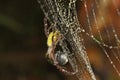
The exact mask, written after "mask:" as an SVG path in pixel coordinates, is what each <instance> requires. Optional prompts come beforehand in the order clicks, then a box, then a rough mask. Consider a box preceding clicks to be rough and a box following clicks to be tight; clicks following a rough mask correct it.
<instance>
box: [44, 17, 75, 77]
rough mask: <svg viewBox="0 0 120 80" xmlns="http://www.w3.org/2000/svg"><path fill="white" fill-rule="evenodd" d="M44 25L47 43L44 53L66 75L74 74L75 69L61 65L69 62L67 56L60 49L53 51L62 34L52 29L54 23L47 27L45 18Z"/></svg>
mask: <svg viewBox="0 0 120 80" xmlns="http://www.w3.org/2000/svg"><path fill="white" fill-rule="evenodd" d="M44 26H45V34H46V36H47V45H48V50H47V53H46V56H47V58H48V59H49V61H50V62H51V63H52V64H53V65H54V66H56V67H57V68H58V69H59V70H60V71H62V72H64V73H66V74H68V75H74V74H76V73H77V70H76V71H75V72H71V71H68V70H66V69H64V68H63V67H62V66H63V65H65V64H67V63H68V62H69V60H68V56H67V55H66V54H64V53H63V52H61V51H55V49H56V46H57V45H58V44H59V42H60V41H61V40H62V38H63V35H62V34H61V33H60V32H59V31H58V30H57V29H52V28H54V27H55V25H54V24H53V25H51V26H50V27H49V28H48V24H47V19H46V18H45V19H44ZM51 29H52V30H51ZM50 30H51V32H50Z"/></svg>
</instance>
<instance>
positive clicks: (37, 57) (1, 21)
mask: <svg viewBox="0 0 120 80" xmlns="http://www.w3.org/2000/svg"><path fill="white" fill-rule="evenodd" d="M77 4H78V6H80V5H81V3H77ZM88 4H89V3H88ZM80 7H81V6H80ZM81 10H82V8H79V13H80V15H81V16H82V15H83V14H84V13H83V14H81V13H82V12H81ZM80 15H79V17H80V22H81V23H83V22H82V21H83V19H84V18H81V16H80ZM43 18H44V14H43V12H42V11H41V9H40V6H39V4H38V3H37V0H0V80H64V79H66V78H65V76H63V74H62V73H61V72H59V70H57V69H56V67H54V66H53V65H52V64H50V63H49V62H48V61H47V59H46V58H45V53H46V51H47V45H46V40H47V38H46V36H45V34H44V26H43ZM83 25H84V23H83ZM84 38H85V42H86V43H85V45H87V46H86V48H87V53H88V55H89V58H90V61H91V64H92V66H93V69H94V72H95V74H96V77H98V80H110V79H111V80H113V79H114V77H116V76H117V74H116V72H115V71H114V70H113V68H112V66H111V65H110V63H109V61H108V59H107V58H106V57H105V55H104V53H103V51H102V50H101V49H100V48H98V45H96V44H95V43H93V42H94V41H90V43H88V42H89V41H88V40H89V38H86V37H84ZM106 66H108V67H106ZM106 69H107V70H108V71H107V70H106ZM111 69H112V70H111ZM110 71H112V72H113V73H114V75H113V73H111V72H110ZM115 79H116V78H115ZM71 80H74V79H71Z"/></svg>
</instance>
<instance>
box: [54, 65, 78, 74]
mask: <svg viewBox="0 0 120 80" xmlns="http://www.w3.org/2000/svg"><path fill="white" fill-rule="evenodd" d="M54 66H56V67H57V69H59V70H60V71H61V72H63V73H65V74H66V75H75V74H76V73H77V72H78V68H77V67H76V69H75V71H68V70H66V69H65V68H63V67H62V66H60V65H59V64H58V63H54Z"/></svg>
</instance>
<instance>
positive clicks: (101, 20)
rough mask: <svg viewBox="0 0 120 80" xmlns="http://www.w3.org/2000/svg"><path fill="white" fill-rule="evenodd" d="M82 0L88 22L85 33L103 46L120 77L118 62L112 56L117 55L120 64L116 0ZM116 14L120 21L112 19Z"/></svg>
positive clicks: (119, 16)
mask: <svg viewBox="0 0 120 80" xmlns="http://www.w3.org/2000/svg"><path fill="white" fill-rule="evenodd" d="M82 1H83V5H84V9H85V13H86V22H87V23H86V24H87V25H88V26H85V28H84V29H85V34H86V35H88V36H89V37H91V38H92V39H93V40H94V41H95V42H96V43H97V44H98V45H99V46H100V47H101V48H102V50H103V51H104V53H105V55H106V57H107V58H108V60H109V62H110V63H111V65H112V66H113V68H114V69H115V71H116V72H117V74H118V76H119V77H120V71H119V68H118V65H116V64H115V63H116V62H115V61H114V60H113V58H112V57H115V59H116V61H117V62H118V64H120V42H119V41H120V40H119V36H118V34H119V32H117V29H118V30H119V29H120V26H119V25H117V24H119V21H120V15H119V8H118V7H117V6H116V5H115V3H114V2H115V1H114V0H111V1H110V0H94V1H92V2H91V3H89V4H88V0H82ZM112 1H113V2H112ZM116 2H117V1H116ZM113 3H114V4H113ZM119 5H120V4H119ZM111 6H112V7H111ZM111 8H112V9H113V11H115V12H116V15H112V14H110V13H112V12H110V10H111ZM117 15H118V16H117ZM114 16H117V17H118V18H116V19H117V20H118V23H117V22H116V23H115V22H114V20H115V19H112V17H114ZM86 27H87V28H86ZM88 29H89V31H88ZM109 53H111V54H112V55H111V54H109Z"/></svg>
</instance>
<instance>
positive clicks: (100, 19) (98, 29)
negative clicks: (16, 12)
mask: <svg viewBox="0 0 120 80" xmlns="http://www.w3.org/2000/svg"><path fill="white" fill-rule="evenodd" d="M75 2H76V0H44V1H43V0H39V3H40V6H41V8H42V10H43V12H44V14H45V16H46V17H47V19H48V20H49V22H50V23H51V24H53V23H56V27H57V29H58V30H60V32H61V33H62V34H63V35H65V36H67V37H66V38H67V39H68V41H69V42H70V44H71V45H72V49H73V51H76V49H79V51H80V52H79V51H78V52H76V53H75V55H76V56H77V57H76V58H77V60H78V63H79V62H80V64H81V65H80V67H81V69H79V70H80V74H78V79H79V80H84V79H86V78H84V77H86V76H84V77H81V78H80V76H79V75H81V74H82V69H83V70H84V68H83V67H87V70H88V71H89V73H91V77H92V79H93V80H95V78H94V75H93V73H92V70H91V67H90V63H89V60H88V57H87V55H86V51H85V47H84V45H83V37H82V35H81V33H82V32H83V33H85V35H87V36H88V37H89V38H91V39H92V40H93V41H94V42H96V43H97V44H98V45H99V46H100V47H101V49H102V51H103V52H104V53H105V55H106V57H107V58H108V60H109V62H110V63H111V65H112V66H113V68H114V69H115V71H116V73H117V74H118V76H119V77H120V71H119V68H118V67H119V66H118V65H117V64H115V63H117V62H118V64H120V40H119V37H120V36H119V35H118V34H119V24H120V23H119V22H120V11H119V4H117V5H116V3H117V2H118V3H119V2H120V1H119V0H81V1H80V3H81V6H80V8H81V9H80V13H82V12H84V15H83V16H82V17H81V18H80V24H79V22H78V17H79V16H78V17H77V13H76V5H75ZM53 4H54V5H53ZM111 11H112V12H113V13H111ZM78 12H79V11H78ZM78 14H79V13H78ZM82 19H84V22H82V21H81V20H82ZM78 26H79V27H78ZM68 32H69V33H68ZM70 35H71V36H70ZM78 35H79V36H80V37H78ZM71 39H73V40H71ZM73 42H74V43H75V44H78V45H74V43H73ZM72 43H73V44H72ZM79 47H80V48H79ZM67 50H68V49H67ZM64 52H66V54H68V53H67V52H69V51H66V50H64ZM71 58H72V57H69V60H71ZM80 58H83V62H84V63H83V62H82V61H81V59H80ZM114 58H115V60H114ZM72 60H74V61H70V63H71V65H72V67H73V70H75V67H74V65H76V61H75V59H74V58H73V59H72ZM73 62H74V63H73ZM83 64H86V65H87V66H83Z"/></svg>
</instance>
